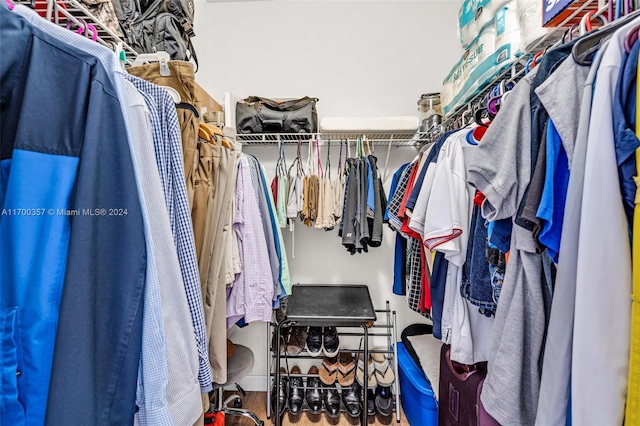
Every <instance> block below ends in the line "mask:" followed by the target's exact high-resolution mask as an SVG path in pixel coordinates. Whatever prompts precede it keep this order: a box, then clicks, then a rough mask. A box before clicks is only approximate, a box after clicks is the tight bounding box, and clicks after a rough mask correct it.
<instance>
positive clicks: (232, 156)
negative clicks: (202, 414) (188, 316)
mask: <svg viewBox="0 0 640 426" xmlns="http://www.w3.org/2000/svg"><path fill="white" fill-rule="evenodd" d="M211 149H212V172H211V190H210V198H209V203H208V204H207V215H206V223H205V237H204V242H203V248H202V252H203V256H202V257H201V259H199V266H200V271H201V278H202V298H203V301H204V315H205V323H206V327H207V337H208V338H209V360H210V361H211V369H212V374H213V380H214V382H216V383H220V384H222V383H225V382H226V381H227V334H226V330H227V302H226V291H225V290H226V276H227V256H229V255H230V254H231V250H229V249H228V243H229V242H230V241H231V238H230V237H229V235H228V233H229V232H233V228H232V226H231V225H232V222H231V220H230V216H231V215H232V214H233V212H232V209H231V206H232V204H233V203H232V200H233V196H234V193H235V191H234V190H235V182H236V175H237V167H236V164H237V159H238V153H237V152H236V151H235V150H230V149H228V148H225V147H223V146H222V145H221V144H220V143H219V144H217V145H211Z"/></svg>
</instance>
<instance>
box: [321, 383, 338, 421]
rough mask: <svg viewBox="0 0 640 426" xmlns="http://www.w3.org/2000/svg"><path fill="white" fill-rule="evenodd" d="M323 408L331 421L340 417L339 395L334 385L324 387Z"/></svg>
mask: <svg viewBox="0 0 640 426" xmlns="http://www.w3.org/2000/svg"><path fill="white" fill-rule="evenodd" d="M323 393H324V407H325V409H326V410H327V415H328V416H329V417H331V418H333V419H335V418H336V417H339V416H340V393H339V392H338V389H336V385H331V386H325V387H324V391H323Z"/></svg>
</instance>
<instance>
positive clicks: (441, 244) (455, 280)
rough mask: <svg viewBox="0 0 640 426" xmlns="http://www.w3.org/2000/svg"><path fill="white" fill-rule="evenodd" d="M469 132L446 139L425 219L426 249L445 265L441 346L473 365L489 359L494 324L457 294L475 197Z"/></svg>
mask: <svg viewBox="0 0 640 426" xmlns="http://www.w3.org/2000/svg"><path fill="white" fill-rule="evenodd" d="M468 132H469V129H466V130H461V131H459V132H457V133H454V134H452V135H451V136H449V138H448V139H447V141H446V142H445V143H444V145H443V146H442V148H441V150H440V153H439V155H438V162H437V164H436V168H435V171H434V177H433V184H432V187H431V192H430V196H429V202H428V205H427V209H426V215H425V226H424V243H425V246H426V247H427V248H428V249H429V250H431V251H433V250H438V251H440V252H442V253H444V255H445V258H446V259H447V260H448V261H449V269H448V271H447V281H446V286H445V297H444V306H443V312H442V324H441V327H442V341H443V342H444V343H449V344H451V359H452V360H454V361H456V362H460V363H464V364H474V363H476V362H479V361H486V360H487V359H488V354H489V345H490V342H491V328H492V324H493V319H492V318H487V317H485V316H484V315H482V314H480V313H479V311H478V308H477V307H476V306H474V305H472V304H471V303H470V302H469V301H467V299H465V298H464V297H463V296H462V294H461V293H460V287H461V284H462V267H463V265H464V262H465V260H466V256H467V242H468V240H469V227H470V222H471V212H472V210H473V194H474V191H473V188H472V187H471V186H470V185H469V184H468V183H467V166H466V165H467V163H469V162H470V157H471V156H472V155H473V152H474V151H473V150H474V146H473V145H470V144H469V143H468V142H467V140H466V135H467V133H468ZM425 179H426V177H425Z"/></svg>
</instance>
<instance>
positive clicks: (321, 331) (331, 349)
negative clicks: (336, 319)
mask: <svg viewBox="0 0 640 426" xmlns="http://www.w3.org/2000/svg"><path fill="white" fill-rule="evenodd" d="M339 346H340V339H339V338H338V331H337V330H336V328H335V327H309V331H308V332H307V352H309V355H311V356H314V357H316V356H320V354H321V353H324V356H326V357H329V358H331V357H334V356H336V355H338V350H339V349H338V348H339Z"/></svg>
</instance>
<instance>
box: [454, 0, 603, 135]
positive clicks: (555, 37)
mask: <svg viewBox="0 0 640 426" xmlns="http://www.w3.org/2000/svg"><path fill="white" fill-rule="evenodd" d="M612 1H613V0H612ZM595 4H599V3H598V0H586V1H585V2H584V3H582V4H581V5H580V7H579V8H577V9H576V10H574V11H573V12H572V13H571V14H570V15H568V16H567V17H566V18H565V19H564V20H563V21H562V22H561V23H560V24H559V25H558V26H557V27H555V28H553V29H552V30H551V31H549V32H548V33H547V34H546V35H545V36H544V37H542V38H541V39H540V40H538V41H537V42H536V43H534V44H533V45H532V46H531V47H530V48H529V49H528V50H527V51H526V52H525V53H524V54H523V55H522V56H520V58H518V59H517V60H516V61H515V62H513V63H512V64H510V65H509V66H507V67H506V68H505V69H504V70H502V71H501V72H500V73H498V74H497V75H496V76H495V77H494V78H492V79H491V81H489V82H488V83H487V84H486V85H485V88H484V89H483V90H482V91H480V92H479V93H477V94H476V95H474V96H473V97H471V98H470V99H469V100H467V101H466V102H465V103H464V105H461V106H460V107H458V108H456V110H455V111H454V112H452V113H451V114H449V115H447V117H446V118H445V119H444V120H443V122H442V126H441V128H442V130H443V131H444V130H452V129H454V128H456V122H458V121H459V120H460V118H461V117H463V116H464V115H466V114H467V113H468V112H469V111H471V110H473V109H474V106H475V105H477V104H478V103H479V102H480V101H482V99H483V98H484V97H485V96H486V95H487V94H488V93H489V92H490V91H491V89H492V88H493V87H494V86H495V85H496V84H497V83H498V82H500V81H501V80H505V79H510V80H511V81H517V80H518V79H520V78H521V77H522V76H524V74H525V64H526V63H527V61H528V60H529V59H530V58H531V57H532V56H534V55H535V54H537V53H539V52H542V51H544V50H545V49H546V48H548V47H549V46H555V45H558V44H560V43H561V42H562V41H561V38H562V36H561V34H563V32H564V31H565V30H566V29H567V28H569V26H570V25H569V23H570V22H571V21H572V20H573V19H574V18H575V17H577V16H578V15H580V14H581V13H582V12H583V11H584V10H586V9H587V8H589V7H592V6H593V5H595ZM597 15H598V14H595V15H594V17H595V16H597Z"/></svg>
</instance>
